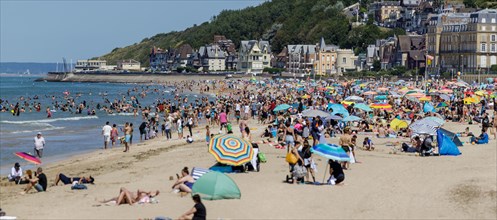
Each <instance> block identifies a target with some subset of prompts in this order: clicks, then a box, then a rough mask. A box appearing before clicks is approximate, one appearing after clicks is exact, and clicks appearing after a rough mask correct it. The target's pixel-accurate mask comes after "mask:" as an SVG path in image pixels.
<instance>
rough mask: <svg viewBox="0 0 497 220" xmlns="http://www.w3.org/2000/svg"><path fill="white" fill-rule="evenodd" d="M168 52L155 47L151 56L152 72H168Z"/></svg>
mask: <svg viewBox="0 0 497 220" xmlns="http://www.w3.org/2000/svg"><path fill="white" fill-rule="evenodd" d="M167 55H168V51H167V50H162V49H161V48H158V47H153V48H152V49H151V51H150V54H149V61H150V70H151V71H153V72H160V71H167V70H168V65H167Z"/></svg>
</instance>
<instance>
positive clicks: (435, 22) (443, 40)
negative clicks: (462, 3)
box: [426, 9, 497, 73]
mask: <svg viewBox="0 0 497 220" xmlns="http://www.w3.org/2000/svg"><path fill="white" fill-rule="evenodd" d="M496 20H497V10H496V9H485V10H481V11H478V12H473V13H446V14H440V15H437V16H433V17H432V18H431V19H430V22H429V25H428V28H427V30H428V32H427V34H426V45H427V46H426V48H427V53H428V55H430V56H432V57H433V61H432V62H431V64H430V65H429V66H428V67H429V68H431V69H438V68H440V69H441V71H452V72H456V71H461V72H463V73H464V72H477V71H480V69H483V70H484V71H487V70H488V69H489V68H490V67H491V66H492V65H497V60H496V57H497V50H496V43H497V41H496V36H497V30H496V29H497V28H496V27H497V22H496Z"/></svg>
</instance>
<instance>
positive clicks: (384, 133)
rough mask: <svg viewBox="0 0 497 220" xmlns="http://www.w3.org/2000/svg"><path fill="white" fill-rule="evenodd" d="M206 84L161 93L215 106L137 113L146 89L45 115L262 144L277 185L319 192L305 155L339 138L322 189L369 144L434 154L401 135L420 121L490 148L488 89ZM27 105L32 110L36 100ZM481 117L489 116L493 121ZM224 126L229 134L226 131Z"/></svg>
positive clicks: (182, 181)
mask: <svg viewBox="0 0 497 220" xmlns="http://www.w3.org/2000/svg"><path fill="white" fill-rule="evenodd" d="M214 82H215V83H212V81H211V82H209V83H207V82H206V81H194V80H192V81H185V82H182V83H174V84H170V85H167V86H174V87H175V88H176V90H175V92H177V93H181V92H184V91H185V90H188V91H193V90H194V89H195V88H196V89H198V90H199V91H200V93H201V94H202V93H208V92H210V91H216V92H217V94H216V96H215V97H211V98H208V97H202V98H198V99H195V100H193V101H191V100H188V98H186V97H182V96H179V95H176V96H175V97H174V98H173V99H166V98H163V99H158V100H155V102H154V103H153V104H152V105H149V106H141V105H140V102H139V101H138V97H139V98H140V99H142V100H143V99H146V96H147V94H148V92H159V91H158V90H156V89H152V88H151V87H141V89H142V91H141V92H140V93H139V95H138V96H133V95H130V93H131V92H133V91H134V92H138V91H139V90H140V89H139V88H138V87H137V88H135V89H134V90H130V91H128V92H127V94H126V95H123V97H122V98H121V99H120V100H114V102H111V101H110V100H106V102H105V103H106V104H107V105H105V106H104V105H100V104H99V103H98V104H96V105H95V108H92V107H89V106H88V103H85V102H83V103H80V104H76V103H75V102H74V100H70V99H69V100H67V103H66V104H60V103H59V102H58V101H55V103H56V105H55V108H57V109H64V108H66V107H70V108H69V109H71V108H76V111H79V112H80V113H81V112H82V111H83V110H88V111H89V112H90V113H91V112H93V111H94V110H95V111H96V114H100V113H99V112H101V111H103V112H106V113H111V112H132V113H133V114H134V116H136V117H141V119H142V123H141V124H140V125H139V127H138V130H139V135H140V140H149V139H157V138H159V139H160V141H165V142H167V141H169V140H183V141H185V142H187V143H193V142H194V141H197V142H198V141H199V140H200V139H203V137H200V136H201V135H200V134H202V133H203V132H202V131H205V142H206V144H207V145H208V144H209V141H210V140H211V139H212V138H213V137H214V136H215V135H217V134H224V133H234V134H236V135H240V136H241V138H243V139H245V140H246V141H248V142H249V143H254V146H258V144H268V145H270V146H273V147H275V148H282V149H285V150H286V154H287V156H286V161H287V162H288V164H289V174H288V175H287V178H286V180H287V182H289V183H313V184H319V183H318V182H317V181H316V177H315V173H316V170H317V168H316V167H317V166H316V162H315V160H314V159H313V152H312V150H311V149H312V148H313V147H314V146H316V145H318V144H320V143H323V142H324V143H327V142H329V141H330V138H335V137H338V138H339V140H338V146H339V147H341V148H342V149H343V151H345V152H346V153H347V155H348V157H349V158H350V160H349V161H339V160H329V161H328V165H329V166H328V167H329V170H328V171H329V178H328V180H327V181H326V182H325V183H324V184H330V185H337V184H343V182H344V180H345V172H347V170H350V169H351V168H350V166H351V164H353V163H358V158H360V155H359V156H358V155H357V150H358V149H362V150H366V151H375V150H376V149H377V148H378V147H377V146H375V144H374V143H373V139H374V138H401V137H405V138H408V140H409V141H405V143H402V145H401V150H402V151H404V152H406V153H415V152H417V153H422V154H424V153H431V155H433V153H435V154H436V150H434V149H436V147H435V144H434V135H433V134H424V133H419V132H416V131H414V130H413V129H411V128H410V125H412V124H413V123H415V122H416V121H419V120H422V119H424V118H426V117H436V118H439V119H440V120H442V121H444V122H446V121H451V122H455V123H461V124H480V125H481V128H482V129H481V135H480V136H475V135H473V134H472V133H470V132H469V130H468V129H466V130H464V131H460V132H459V131H455V132H454V133H458V135H460V136H466V137H470V140H469V143H473V144H480V143H488V140H489V138H490V136H489V134H487V132H490V133H491V135H493V138H494V139H497V118H496V115H497V104H496V100H495V98H496V97H495V96H496V93H495V87H494V86H493V85H492V84H488V85H487V84H485V85H484V84H475V85H469V84H467V83H463V82H461V81H445V80H435V81H431V82H429V83H427V84H425V85H422V86H419V85H417V84H416V82H405V81H397V82H377V81H348V82H340V81H333V80H328V81H323V80H322V81H312V80H309V81H299V80H294V79H290V80H267V81H257V80H228V81H214ZM413 94H416V95H413ZM54 100H55V99H54ZM128 100H130V101H128ZM29 101H34V102H36V100H29ZM26 102H28V100H27V101H26ZM2 104H3V107H2V109H9V108H12V109H14V112H15V114H17V115H18V114H19V113H18V112H19V110H15V109H16V107H15V106H16V105H12V104H10V103H7V102H5V103H2ZM6 104H7V105H6ZM93 104H94V103H93ZM91 105H92V104H90V106H91ZM9 106H10V107H9ZM25 106H30V105H25ZM34 106H36V105H34ZM359 106H361V107H359ZM364 106H366V107H364ZM21 108H22V107H21ZM17 109H19V107H17ZM310 110H316V111H318V112H325V113H326V115H324V116H322V115H308V114H307V113H308V112H309V111H310ZM492 110H493V112H492ZM24 111H25V110H24ZM47 111H50V110H47ZM488 113H492V115H493V116H492V117H493V118H491V117H490V114H488ZM394 120H400V121H405V123H406V124H405V125H402V126H400V125H399V126H393V125H392V121H394ZM249 124H258V125H259V126H263V127H264V128H265V129H264V131H263V132H262V133H261V134H257V135H254V136H253V135H252V133H251V129H250V128H249ZM234 125H236V126H237V127H238V129H235V130H234V129H233V126H234ZM202 129H204V130H202ZM185 132H186V135H184V133H185ZM133 133H134V128H133V124H132V123H126V124H125V125H124V127H122V128H118V126H117V125H116V124H112V125H111V123H110V122H106V123H105V125H104V127H103V128H102V135H103V138H104V147H103V148H104V149H107V148H108V147H114V146H116V145H117V144H118V142H121V144H122V145H124V152H129V151H130V146H131V145H132V141H133ZM172 133H177V137H173V136H174V135H173V134H172ZM359 134H361V135H364V136H365V137H364V139H361V140H357V139H358V135H359ZM40 137H41V133H39V134H38V136H37V137H36V138H35V151H36V154H37V155H38V156H39V157H41V156H42V149H43V146H44V144H45V142H44V140H43V141H41V140H40ZM195 139H197V140H195ZM256 139H257V140H256ZM259 140H260V141H259ZM361 141H362V144H360V143H361ZM258 150H259V149H258V148H255V147H254V151H255V155H257V154H258ZM256 157H257V156H255V157H254V159H253V160H252V161H251V165H252V166H253V168H254V170H257V168H256V167H257V166H256V163H257V162H256V159H257V158H256ZM21 176H22V170H20V168H19V166H18V165H17V164H16V166H14V168H13V170H12V173H11V175H10V176H9V179H12V180H13V181H16V182H19V181H20V180H21V178H22V177H21ZM28 179H29V180H28V187H27V188H26V189H25V192H28V191H29V190H30V189H31V188H35V189H37V190H38V191H44V190H46V182H47V181H46V176H45V175H44V174H43V172H42V170H41V168H40V169H39V170H38V171H37V172H36V173H35V177H34V178H31V177H30V178H28ZM59 181H60V182H63V183H64V184H68V183H72V182H74V181H77V182H79V183H93V181H94V179H93V177H89V178H86V177H79V178H75V177H72V178H70V177H67V176H65V175H63V174H59V175H58V176H57V178H56V185H57V184H58V183H59ZM194 183H195V180H194V179H193V178H192V176H191V175H190V173H189V170H188V168H186V167H185V168H184V169H183V170H182V172H181V176H179V175H178V176H177V181H176V182H175V183H174V184H173V186H172V189H173V191H182V192H186V193H190V192H191V189H192V186H193V184H194ZM158 194H159V191H156V192H155V193H152V192H146V191H141V190H138V191H137V193H136V194H135V193H132V192H130V191H129V190H127V189H125V188H121V190H120V193H119V195H118V197H116V198H113V199H111V200H106V201H105V202H109V201H114V202H115V203H116V204H133V203H136V202H140V201H145V200H146V201H150V199H152V198H154V197H155V196H157V195H158ZM193 198H194V201H195V203H196V205H195V207H194V208H193V209H192V210H190V211H188V212H187V213H185V215H183V216H182V217H187V216H188V215H191V214H194V215H195V214H198V215H203V216H204V217H205V207H203V205H199V204H201V201H200V198H199V197H197V196H194V197H193Z"/></svg>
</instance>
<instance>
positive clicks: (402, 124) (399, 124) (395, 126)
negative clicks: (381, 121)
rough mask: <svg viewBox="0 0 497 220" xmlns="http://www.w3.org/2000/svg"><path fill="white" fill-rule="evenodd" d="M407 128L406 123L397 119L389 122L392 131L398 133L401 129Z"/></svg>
mask: <svg viewBox="0 0 497 220" xmlns="http://www.w3.org/2000/svg"><path fill="white" fill-rule="evenodd" d="M407 126H409V124H407V121H404V120H399V119H397V118H395V119H393V120H392V121H391V122H390V127H391V128H392V129H394V130H395V131H398V130H400V129H402V128H407Z"/></svg>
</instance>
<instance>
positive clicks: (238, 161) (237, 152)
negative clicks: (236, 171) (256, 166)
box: [209, 134, 254, 166]
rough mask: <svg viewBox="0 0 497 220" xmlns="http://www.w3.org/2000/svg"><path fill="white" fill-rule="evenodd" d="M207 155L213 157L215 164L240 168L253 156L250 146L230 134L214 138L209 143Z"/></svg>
mask: <svg viewBox="0 0 497 220" xmlns="http://www.w3.org/2000/svg"><path fill="white" fill-rule="evenodd" d="M209 153H211V154H212V155H214V157H215V158H216V160H217V162H219V163H222V164H226V165H232V166H240V165H242V164H245V163H248V162H250V161H251V160H252V157H253V156H254V149H253V148H252V144H251V143H249V142H247V141H246V140H244V139H242V138H239V137H236V136H233V135H231V134H225V135H218V136H214V138H212V139H211V141H210V142H209Z"/></svg>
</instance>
